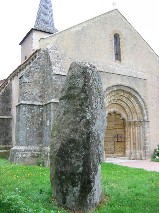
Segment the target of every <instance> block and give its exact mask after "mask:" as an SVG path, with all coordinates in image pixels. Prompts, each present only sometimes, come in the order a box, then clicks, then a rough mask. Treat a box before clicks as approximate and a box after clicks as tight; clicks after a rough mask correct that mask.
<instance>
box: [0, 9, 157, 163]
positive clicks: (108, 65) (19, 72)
mask: <svg viewBox="0 0 159 213" xmlns="http://www.w3.org/2000/svg"><path fill="white" fill-rule="evenodd" d="M116 34H117V35H119V37H120V50H121V51H120V54H121V60H116V57H115V52H114V45H115V43H114V35H116ZM38 46H39V48H40V49H39V50H36V51H35V52H34V53H33V54H32V55H31V56H30V57H29V58H28V59H27V60H26V61H25V62H24V63H23V64H22V65H20V66H19V67H18V68H17V69H16V70H15V71H14V72H13V73H12V74H11V75H10V76H9V77H8V78H7V79H6V81H5V82H4V83H3V84H2V85H1V86H0V97H1V104H0V107H2V108H3V110H6V109H7V108H8V110H9V108H10V107H11V112H7V114H6V113H2V114H1V115H0V116H1V117H0V119H4V120H5V124H4V125H7V129H8V130H7V129H6V128H4V125H3V122H1V125H2V127H1V129H0V130H1V132H2V135H3V136H2V137H3V139H2V140H1V141H0V144H1V146H2V145H4V144H5V143H8V144H12V145H13V146H14V147H13V149H12V151H11V157H10V159H11V160H12V161H13V162H23V161H25V160H24V159H27V158H28V159H29V156H30V153H31V152H30V151H26V153H25V151H24V150H31V149H32V148H33V150H49V144H50V134H51V133H50V131H51V123H52V121H53V119H54V115H55V113H56V109H57V107H58V98H59V93H60V89H61V87H62V84H63V82H64V80H65V75H66V74H67V70H68V68H69V66H70V64H71V63H72V62H73V61H83V62H88V63H91V64H93V65H94V66H96V67H97V70H98V71H99V73H100V76H101V79H102V85H103V90H104V92H105V106H106V109H107V113H108V114H109V115H111V114H113V113H116V114H117V115H120V117H121V119H123V121H124V125H125V127H124V128H125V129H124V132H125V135H123V137H122V138H125V140H124V141H125V145H124V147H125V154H124V156H125V157H127V158H130V159H145V158H148V157H150V156H151V154H152V153H153V150H154V148H155V147H156V146H157V144H158V131H157V130H158V126H159V114H158V113H157V112H158V108H159V95H158V91H159V74H158V73H159V72H158V71H159V57H158V56H157V55H156V54H155V52H154V51H153V50H152V49H151V47H150V46H149V45H148V44H147V43H146V41H145V40H144V39H143V38H142V37H141V36H140V35H139V34H138V33H137V32H136V31H135V29H134V28H133V27H132V26H131V25H130V24H129V23H128V21H127V20H126V19H125V18H124V17H123V16H122V14H121V13H120V12H119V11H118V10H113V11H110V12H108V13H106V14H103V15H101V16H98V17H95V18H93V19H91V20H88V21H86V22H84V23H81V24H79V25H77V26H74V27H72V28H69V29H67V30H65V31H62V32H59V33H56V34H53V35H52V36H49V37H47V38H44V39H41V40H40V41H39V44H38ZM9 88H10V89H9ZM4 94H6V95H4ZM4 97H5V98H4ZM5 103H7V104H6V105H7V106H5ZM3 106H4V107H3ZM5 116H7V118H6V117H5ZM9 128H11V131H12V133H9V132H10V131H9ZM5 131H7V132H8V133H5ZM118 134H120V133H118V132H116V135H111V140H114V139H113V138H117V135H118ZM4 135H8V136H7V139H6V136H5V137H4ZM10 135H11V136H10ZM11 138H12V142H11V141H10V139H11ZM22 138H23V139H24V140H23V139H22ZM4 141H5V142H4ZM6 141H7V142H6ZM106 143H107V142H106ZM30 146H31V148H29V149H28V147H30ZM20 148H21V149H22V151H20ZM25 148H26V149H25ZM16 150H17V152H16ZM13 152H14V154H12V153H13ZM19 152H20V153H21V154H19ZM40 152H41V151H37V152H36V151H35V153H40ZM16 153H17V154H16ZM43 153H45V152H43ZM23 154H24V156H23V157H20V158H19V160H18V156H22V155H23ZM44 155H45V154H44ZM27 156H28V157H27ZM46 156H47V154H46ZM22 159H23V160H22ZM35 161H36V160H35ZM35 161H34V163H35ZM26 162H27V160H26Z"/></svg>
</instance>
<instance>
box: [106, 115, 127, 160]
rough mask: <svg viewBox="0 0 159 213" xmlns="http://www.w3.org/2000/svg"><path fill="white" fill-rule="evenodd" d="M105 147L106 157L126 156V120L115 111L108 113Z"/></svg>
mask: <svg viewBox="0 0 159 213" xmlns="http://www.w3.org/2000/svg"><path fill="white" fill-rule="evenodd" d="M104 149H105V155H106V157H124V156H125V121H124V119H121V116H120V114H117V113H115V112H114V113H109V114H108V115H107V128H106V133H105V140H104Z"/></svg>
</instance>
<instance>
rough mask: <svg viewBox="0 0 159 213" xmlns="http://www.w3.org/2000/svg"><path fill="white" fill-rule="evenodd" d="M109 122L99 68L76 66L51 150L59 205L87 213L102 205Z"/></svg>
mask: <svg viewBox="0 0 159 213" xmlns="http://www.w3.org/2000/svg"><path fill="white" fill-rule="evenodd" d="M105 120H106V112H105V107H104V96H103V92H102V84H101V80H100V77H99V75H98V72H97V70H96V68H95V67H94V66H92V65H90V64H85V63H75V62H74V63H72V64H71V66H70V69H69V71H68V75H67V80H66V81H65V84H64V87H63V89H62V93H61V96H60V101H59V108H58V112H57V118H56V120H55V122H54V124H53V129H52V142H51V147H50V155H51V158H50V163H51V183H52V187H53V196H54V198H55V199H56V201H57V203H58V204H59V205H62V206H64V207H66V208H68V209H70V210H73V211H82V212H87V211H88V210H89V209H91V208H94V207H95V206H96V205H97V204H98V203H99V202H100V200H101V193H102V192H101V191H102V190H101V177H100V163H101V161H102V160H103V153H104V151H103V138H104V131H105V126H106V121H105Z"/></svg>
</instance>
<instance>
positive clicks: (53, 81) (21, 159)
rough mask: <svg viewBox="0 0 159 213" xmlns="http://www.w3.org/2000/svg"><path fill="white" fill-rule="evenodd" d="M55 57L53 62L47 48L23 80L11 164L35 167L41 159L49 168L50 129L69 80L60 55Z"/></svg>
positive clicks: (29, 67)
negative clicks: (64, 84) (65, 81)
mask: <svg viewBox="0 0 159 213" xmlns="http://www.w3.org/2000/svg"><path fill="white" fill-rule="evenodd" d="M56 56H57V57H56V58H57V60H56V58H55V60H54V61H53V62H51V60H50V57H51V56H50V53H49V51H48V49H47V50H40V51H39V53H38V56H37V58H36V59H35V60H34V61H33V62H32V63H31V64H30V66H28V67H27V69H26V70H25V72H24V74H22V75H21V77H20V82H19V83H20V84H19V104H18V105H17V107H16V112H17V113H16V146H15V147H13V148H12V149H11V153H10V160H11V161H12V162H15V163H24V164H26V163H28V164H36V162H37V160H38V158H39V157H40V158H42V160H43V161H44V162H45V165H46V166H47V165H49V162H50V157H49V149H48V147H49V145H50V140H51V126H52V122H53V119H54V117H55V114H56V110H57V107H58V99H59V94H60V91H61V88H62V85H63V82H64V80H65V78H66V76H65V74H64V73H63V68H62V65H61V59H60V56H59V55H58V53H56ZM57 64H58V66H56V65H57ZM53 67H54V69H53ZM56 67H57V69H58V70H56ZM58 71H59V72H58ZM61 73H62V74H61ZM28 147H29V148H28ZM44 150H45V151H44ZM29 159H30V160H29Z"/></svg>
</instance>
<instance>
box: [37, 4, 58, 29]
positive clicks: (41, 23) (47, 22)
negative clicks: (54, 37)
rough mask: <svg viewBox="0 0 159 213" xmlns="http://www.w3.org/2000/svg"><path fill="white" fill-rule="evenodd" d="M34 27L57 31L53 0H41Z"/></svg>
mask: <svg viewBox="0 0 159 213" xmlns="http://www.w3.org/2000/svg"><path fill="white" fill-rule="evenodd" d="M34 29H36V30H41V31H44V32H48V33H55V32H57V29H56V28H55V26H54V20H53V10H52V3H51V0H40V4H39V9H38V13H37V17H36V21H35V25H34Z"/></svg>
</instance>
